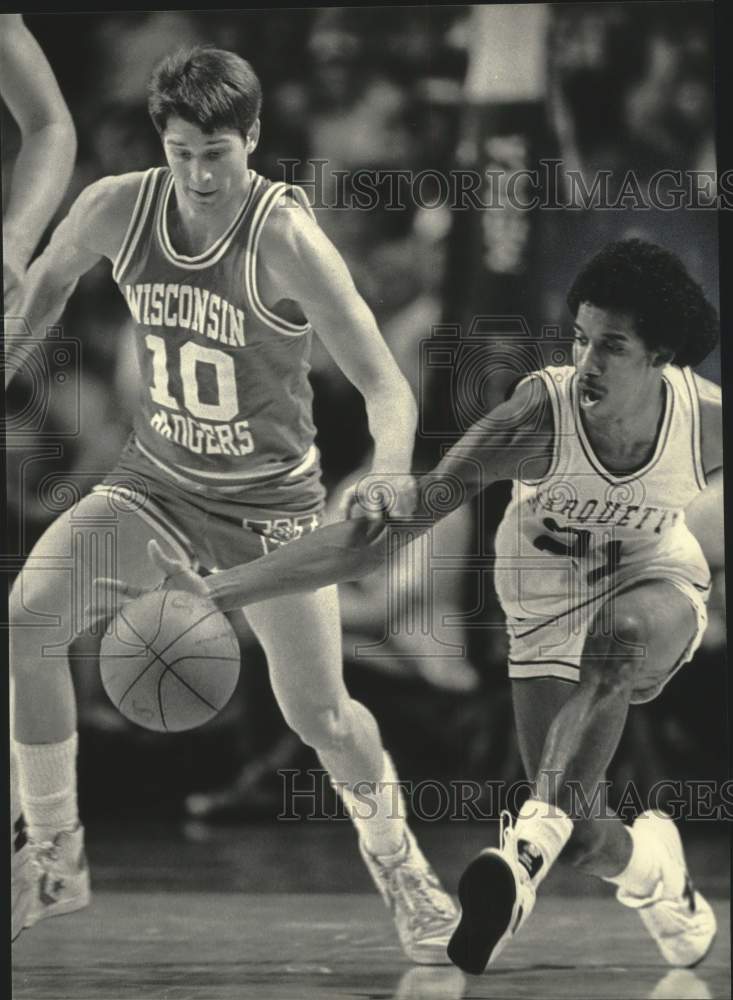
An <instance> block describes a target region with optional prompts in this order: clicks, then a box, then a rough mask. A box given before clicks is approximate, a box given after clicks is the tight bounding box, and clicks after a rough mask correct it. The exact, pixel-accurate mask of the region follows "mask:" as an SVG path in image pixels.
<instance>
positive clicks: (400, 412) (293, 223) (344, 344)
mask: <svg viewBox="0 0 733 1000" xmlns="http://www.w3.org/2000/svg"><path fill="white" fill-rule="evenodd" d="M261 247H262V251H263V252H262V253H261V255H260V258H261V260H263V261H266V262H267V264H266V266H267V268H268V273H269V276H270V281H271V282H272V284H273V286H274V287H276V288H277V289H278V291H279V294H281V295H282V297H283V298H285V299H291V300H293V301H295V302H297V303H298V304H299V306H300V308H301V309H302V310H303V312H304V313H305V315H306V316H307V318H308V320H309V321H310V323H311V324H312V325H313V328H314V330H315V331H316V333H317V334H318V336H319V338H320V340H321V341H322V343H323V344H324V346H325V347H326V349H327V350H328V352H329V354H330V355H331V357H332V358H333V359H334V361H335V362H336V364H337V365H338V366H339V368H340V369H341V370H342V371H343V373H344V375H345V376H346V377H347V378H348V379H349V381H350V382H351V383H352V384H353V385H354V386H355V387H356V388H357V389H358V390H359V392H360V393H361V394H362V396H363V397H364V401H365V404H366V411H367V418H368V421H369V431H370V433H371V435H372V438H373V440H374V456H373V460H372V470H373V472H374V473H375V474H381V475H387V476H389V474H402V475H405V474H407V473H409V472H410V468H411V462H412V451H413V447H414V440H415V429H416V426H417V405H416V403H415V399H414V396H413V394H412V390H411V388H410V385H409V383H408V381H407V379H406V378H405V377H404V376H403V374H402V372H401V371H400V369H399V367H398V365H397V362H396V361H395V359H394V357H393V356H392V353H391V351H390V350H389V348H388V347H387V344H386V343H385V341H384V339H383V337H382V335H381V333H380V332H379V328H378V327H377V323H376V320H375V319H374V316H373V314H372V311H371V310H370V308H369V306H368V305H367V304H366V302H365V301H364V299H363V298H362V297H361V295H360V294H359V292H358V291H357V289H356V287H355V285H354V282H353V280H352V278H351V275H350V273H349V271H348V268H347V267H346V264H345V263H344V261H343V258H342V257H341V255H340V254H339V252H338V250H337V249H336V248H335V247H334V245H333V244H332V243H331V241H330V240H329V239H328V237H327V236H326V235H325V234H324V233H323V231H322V230H321V229H320V227H319V226H318V224H317V223H316V222H315V221H314V220H313V219H312V218H310V216H309V215H308V214H307V213H306V212H305V211H304V210H303V209H301V208H299V207H298V206H296V205H295V204H293V205H292V206H290V207H287V206H284V207H279V208H278V209H276V210H275V211H273V213H272V214H271V216H270V218H269V219H268V223H267V226H266V228H265V232H264V233H263V236H262V241H261Z"/></svg>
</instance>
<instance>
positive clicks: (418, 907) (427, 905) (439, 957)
mask: <svg viewBox="0 0 733 1000" xmlns="http://www.w3.org/2000/svg"><path fill="white" fill-rule="evenodd" d="M359 851H360V852H361V856H362V857H363V859H364V863H365V864H366V866H367V868H368V869H369V873H370V874H371V876H372V878H373V879H374V883H375V885H376V886H377V889H378V890H379V893H380V895H381V897H382V899H383V900H384V902H385V905H386V906H387V908H388V909H389V911H390V912H391V914H392V918H393V920H394V922H395V926H396V927H397V936H398V937H399V939H400V944H401V945H402V948H403V950H404V952H405V954H406V955H407V957H408V958H409V959H410V960H411V961H413V962H416V963H417V964H418V965H448V957H447V955H446V946H447V944H448V938H449V937H450V935H451V932H452V930H453V928H454V927H455V925H456V921H457V919H458V913H457V912H456V908H455V906H454V905H453V900H452V899H451V898H450V896H449V895H448V894H447V893H446V892H444V890H443V888H442V887H441V885H440V882H439V880H438V876H437V875H436V874H435V872H434V871H433V869H432V868H431V867H430V865H429V864H428V861H427V859H426V858H425V856H424V855H423V853H422V851H421V850H420V848H419V847H418V846H417V841H416V840H415V837H414V835H413V833H412V831H411V830H410V828H409V827H408V826H407V824H405V839H404V842H403V845H402V848H401V849H400V851H398V852H397V853H396V854H395V855H389V856H388V857H382V856H380V855H375V854H371V853H370V851H369V850H367V848H366V846H365V845H364V843H363V842H362V840H361V838H360V839H359Z"/></svg>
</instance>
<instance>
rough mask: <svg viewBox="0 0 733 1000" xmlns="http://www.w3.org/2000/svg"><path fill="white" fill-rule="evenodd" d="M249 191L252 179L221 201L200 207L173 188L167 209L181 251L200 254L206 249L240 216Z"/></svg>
mask: <svg viewBox="0 0 733 1000" xmlns="http://www.w3.org/2000/svg"><path fill="white" fill-rule="evenodd" d="M248 191H249V182H247V183H246V184H245V185H244V186H243V187H242V188H240V189H238V190H237V191H236V192H232V195H231V196H230V197H228V198H227V199H226V200H225V201H223V202H222V203H221V205H216V206H211V207H203V208H202V207H201V206H196V205H191V204H189V203H188V202H187V200H186V199H185V198H180V199H179V198H178V196H177V192H175V191H174V194H173V197H172V198H171V202H170V209H169V211H168V219H167V227H168V234H169V236H170V238H171V240H172V241H173V245H174V248H175V250H176V251H178V253H184V254H189V255H192V256H197V255H199V254H202V253H204V252H205V251H206V250H208V249H209V247H211V246H212V245H213V244H214V243H216V241H217V240H218V239H219V238H220V237H221V236H223V235H224V233H225V232H226V231H227V229H228V228H229V227H230V226H231V224H232V222H233V221H234V219H235V218H236V217H237V214H238V213H239V210H240V208H241V207H242V203H243V201H244V199H245V198H246V197H247V192H248Z"/></svg>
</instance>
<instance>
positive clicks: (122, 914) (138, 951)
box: [13, 821, 731, 1000]
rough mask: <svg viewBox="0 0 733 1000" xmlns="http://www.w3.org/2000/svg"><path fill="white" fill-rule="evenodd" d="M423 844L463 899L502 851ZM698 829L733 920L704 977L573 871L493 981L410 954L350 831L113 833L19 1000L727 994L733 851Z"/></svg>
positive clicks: (456, 836)
mask: <svg viewBox="0 0 733 1000" xmlns="http://www.w3.org/2000/svg"><path fill="white" fill-rule="evenodd" d="M457 827H459V828H458V829H457ZM416 832H417V834H418V837H419V839H420V841H421V844H422V845H423V848H424V850H425V852H426V854H428V856H429V857H430V858H431V860H432V861H433V863H434V865H435V867H436V869H437V871H438V873H439V874H440V876H441V878H442V879H443V880H444V883H445V884H446V886H447V887H449V888H450V889H454V888H455V884H456V881H457V879H458V876H459V875H460V872H461V870H462V868H463V866H464V865H465V863H466V862H467V861H468V860H469V859H470V858H471V857H472V856H473V854H474V853H476V851H477V850H479V849H480V848H481V847H483V846H486V845H487V844H492V843H495V842H496V838H497V832H496V829H495V824H489V823H480V824H452V825H451V824H447V825H446V824H422V825H420V826H419V827H417V828H416ZM684 833H685V840H686V844H687V855H688V862H689V865H690V869H691V871H692V873H693V876H694V877H695V880H696V884H697V885H698V887H699V888H700V889H701V891H703V892H704V893H705V894H706V895H707V897H708V898H709V899H710V901H711V903H712V904H713V906H714V909H715V911H716V915H717V918H718V924H719V932H718V936H717V939H716V942H715V944H714V946H713V948H712V950H711V952H710V954H709V955H708V957H707V959H706V960H705V962H704V963H703V964H701V965H700V966H699V967H698V968H697V969H695V970H689V971H688V970H672V969H670V968H669V967H668V966H666V965H665V964H664V962H663V960H662V959H661V957H660V956H659V955H658V953H657V951H656V948H655V946H654V944H653V943H652V942H651V940H650V939H649V938H648V936H647V934H646V931H645V930H644V928H643V926H642V925H641V922H640V921H639V919H638V916H637V915H636V914H635V913H633V912H631V911H629V910H627V909H625V908H623V907H621V906H620V905H619V904H618V903H617V902H616V901H615V900H614V899H613V895H612V893H611V890H610V888H609V887H608V886H605V885H603V884H599V883H596V882H595V881H594V880H590V879H586V878H583V877H581V876H579V875H578V874H577V873H575V872H572V871H569V870H568V869H565V868H563V867H561V866H557V867H556V868H555V869H554V870H553V872H552V873H551V874H550V876H549V877H548V879H547V880H546V882H545V883H544V885H543V887H542V890H541V893H540V897H539V900H538V904H537V908H536V910H535V912H534V914H533V916H532V918H531V919H530V920H529V921H528V923H527V924H526V925H525V927H524V928H523V930H522V933H521V935H520V936H519V937H517V939H516V940H515V941H514V942H513V943H512V945H511V946H510V947H509V948H508V949H507V950H506V951H505V952H504V954H503V955H502V956H501V958H500V960H499V961H498V962H497V965H496V966H495V967H493V968H492V970H491V971H490V972H489V973H486V974H485V975H483V976H481V977H473V976H464V975H463V974H462V973H461V972H460V971H459V970H458V969H456V968H454V967H452V966H445V967H438V966H435V967H424V966H423V967H418V966H412V965H410V963H409V962H408V961H407V960H406V959H405V958H404V957H403V955H402V953H401V951H400V949H399V946H398V944H397V941H396V937H395V934H394V932H393V928H392V924H391V920H390V917H389V915H388V913H387V911H386V909H385V908H384V907H383V906H382V903H381V901H380V899H379V898H378V896H377V894H376V892H375V891H374V890H373V889H372V888H371V883H370V881H369V877H368V875H367V874H366V871H365V870H364V868H363V866H362V864H361V861H360V859H359V857H358V854H357V852H356V847H355V841H354V835H353V833H352V831H351V829H350V826H349V824H348V823H343V822H342V823H339V822H336V821H331V822H307V823H303V822H296V823H279V824H272V823H271V824H251V825H247V826H238V827H228V828H214V827H211V828H210V827H205V826H201V825H199V824H189V825H186V826H183V827H180V826H175V827H174V826H160V825H159V826H156V827H154V828H152V829H146V828H145V827H143V826H140V825H138V824H136V825H135V826H134V828H132V829H125V828H122V827H119V826H118V827H117V829H113V828H111V827H109V828H106V829H105V828H104V827H96V826H95V827H92V828H90V829H88V831H87V835H88V838H87V839H88V853H89V859H90V864H91V867H92V875H93V886H94V900H93V904H92V906H91V907H90V908H89V909H88V910H85V911H83V912H81V913H77V914H73V915H69V916H66V917H60V918H56V919H53V920H46V921H44V922H43V923H41V924H39V925H37V926H36V927H35V928H33V929H31V930H29V931H26V932H24V934H23V935H21V937H20V939H19V940H18V941H17V942H16V944H15V946H14V948H13V965H14V968H13V996H14V997H15V998H16V1000H62V998H63V1000H66V998H68V1000H128V998H129V1000H242V998H245V1000H250V998H251V1000H320V998H324V1000H352V998H364V1000H366V998H369V1000H382V998H384V1000H387V998H395V1000H407V998H410V1000H433V998H434V1000H452V998H456V1000H457V998H460V997H465V998H470V1000H479V998H485V997H486V998H488V997H492V998H493V997H501V998H514V997H522V998H555V997H557V998H563V1000H569V998H574V997H578V998H583V1000H588V998H594V1000H605V998H608V1000H612V998H618V1000H622V998H632V997H633V998H641V997H644V998H647V997H649V998H652V997H653V998H662V997H669V998H672V997H675V998H676V997H688V998H723V997H726V998H727V997H730V996H731V992H730V921H729V903H728V899H729V852H728V841H727V838H726V837H725V835H723V836H722V837H721V835H720V834H718V835H717V836H710V835H709V831H699V830H693V828H692V827H690V836H688V831H687V830H685V831H684ZM693 834H694V835H693Z"/></svg>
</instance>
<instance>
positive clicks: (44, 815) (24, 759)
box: [14, 733, 79, 841]
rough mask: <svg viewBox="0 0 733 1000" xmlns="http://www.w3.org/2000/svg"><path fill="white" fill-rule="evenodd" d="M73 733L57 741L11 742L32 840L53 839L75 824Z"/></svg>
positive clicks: (74, 751)
mask: <svg viewBox="0 0 733 1000" xmlns="http://www.w3.org/2000/svg"><path fill="white" fill-rule="evenodd" d="M77 743H78V739H77V735H76V733H74V734H73V735H72V736H70V737H69V738H68V739H67V740H64V741H63V742H61V743H34V744H30V743H18V742H15V743H14V749H15V753H16V757H17V761H18V769H19V771H20V784H21V795H22V801H23V812H24V815H25V820H26V823H27V824H28V834H29V836H30V837H31V839H32V840H35V841H44V840H53V838H54V837H55V836H56V834H57V833H59V832H60V831H61V830H74V829H76V827H77V826H78V825H79V813H78V808H77V801H76V752H77Z"/></svg>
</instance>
